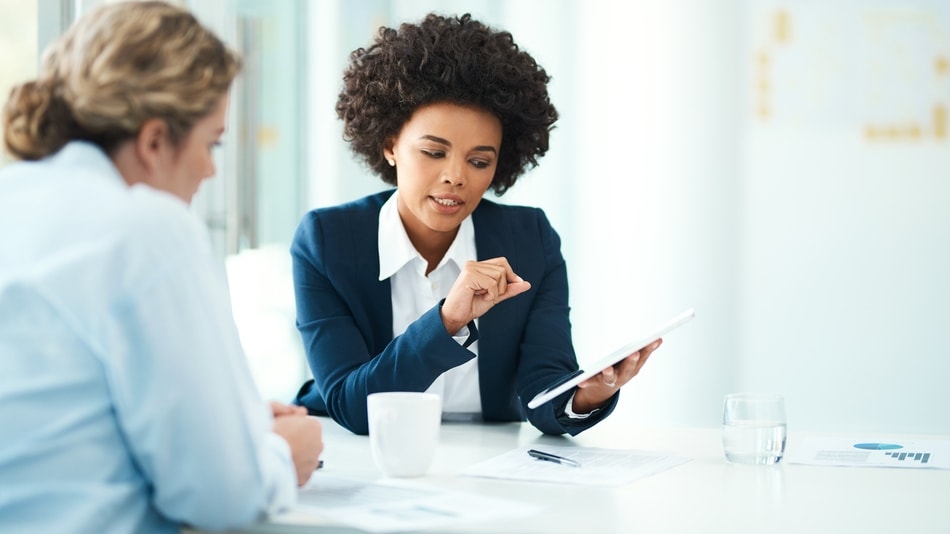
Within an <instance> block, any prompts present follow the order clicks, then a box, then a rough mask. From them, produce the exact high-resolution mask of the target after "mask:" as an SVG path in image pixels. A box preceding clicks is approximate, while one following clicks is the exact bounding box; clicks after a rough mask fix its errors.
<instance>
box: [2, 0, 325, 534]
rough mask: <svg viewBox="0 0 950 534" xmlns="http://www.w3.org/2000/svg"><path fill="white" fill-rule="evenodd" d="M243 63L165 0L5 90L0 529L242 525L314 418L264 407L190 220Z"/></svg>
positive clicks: (89, 21) (54, 51) (222, 285)
mask: <svg viewBox="0 0 950 534" xmlns="http://www.w3.org/2000/svg"><path fill="white" fill-rule="evenodd" d="M239 69H240V61H239V59H238V58H237V56H236V55H235V54H234V53H233V52H232V51H230V50H228V49H227V48H226V47H225V46H224V44H223V43H222V42H221V41H220V40H219V39H218V38H217V37H215V36H214V35H213V34H212V33H210V32H209V31H208V30H206V29H205V28H203V27H202V26H201V25H200V24H199V23H198V22H197V21H196V20H195V18H194V17H193V16H192V15H191V14H189V13H188V12H187V11H184V10H182V9H180V8H177V7H174V6H171V5H168V4H164V3H160V2H132V3H119V4H110V5H107V6H104V7H101V8H99V9H97V10H95V11H93V12H91V13H90V14H88V15H87V16H85V17H84V18H83V19H81V20H80V21H79V22H77V23H76V24H75V25H74V26H73V27H72V28H70V29H69V30H68V31H67V32H66V33H65V34H64V35H63V36H62V37H61V38H60V39H59V40H58V41H57V42H55V43H53V44H52V45H51V47H50V48H49V49H48V50H47V51H46V54H45V56H44V59H43V69H42V74H41V76H40V77H39V78H38V79H37V80H34V81H30V82H27V83H25V84H23V85H20V86H18V87H16V88H14V90H13V91H12V92H11V94H10V97H9V100H8V102H7V103H6V106H5V108H4V118H3V133H4V142H5V145H6V148H7V150H8V151H9V152H10V153H11V154H13V155H14V156H16V157H17V158H19V159H21V160H23V161H21V162H18V163H14V164H11V165H9V166H7V167H5V168H4V169H2V171H0V235H2V236H3V238H2V239H0V406H2V409H0V531H2V532H96V533H102V532H122V533H128V532H137V533H141V532H177V531H178V530H179V529H180V527H181V525H182V524H187V525H191V526H195V527H199V528H208V529H224V528H235V527H241V526H246V525H248V524H250V523H252V522H254V521H255V520H257V519H259V518H260V517H262V516H263V515H264V514H266V513H268V512H272V511H275V510H277V509H280V508H282V507H285V506H288V505H290V504H292V503H293V502H294V501H295V499H296V495H297V493H296V492H297V486H298V485H299V484H303V483H304V482H306V481H307V479H308V478H309V476H310V474H311V473H312V472H313V470H314V468H315V467H316V463H317V461H318V457H319V455H320V453H321V452H322V447H323V445H322V440H321V428H320V423H319V421H318V420H316V419H315V418H312V417H309V416H307V415H306V414H305V412H304V410H303V409H301V408H297V407H291V406H285V405H281V404H276V403H272V404H271V406H270V408H268V407H267V406H266V405H265V404H264V403H263V402H262V401H261V399H260V398H259V396H258V394H257V391H256V389H255V386H254V383H253V381H252V379H251V376H250V374H249V371H248V368H247V365H246V361H245V359H244V355H243V353H242V350H241V346H240V343H239V340H238V336H237V332H236V329H235V326H234V322H233V319H232V316H231V310H230V308H229V304H228V296H227V285H226V280H225V278H224V275H223V270H222V268H221V264H220V261H219V259H218V258H216V257H215V256H214V254H213V252H212V250H211V248H210V246H209V242H208V239H207V235H206V230H205V228H204V227H203V225H202V224H201V222H200V221H199V220H198V219H197V218H195V217H194V216H193V215H192V214H191V213H190V212H189V209H188V204H189V202H190V201H191V199H192V196H193V195H194V194H195V192H196V191H197V189H198V187H199V185H200V184H201V182H202V181H203V180H205V179H206V178H208V177H210V176H212V175H213V174H214V172H215V169H214V163H213V159H212V150H213V148H214V146H215V145H216V144H217V143H218V140H219V138H220V137H221V135H222V132H223V131H224V129H225V126H226V125H225V115H226V109H227V106H228V94H229V88H230V86H231V83H232V80H233V79H234V77H235V76H236V75H237V73H238V71H239Z"/></svg>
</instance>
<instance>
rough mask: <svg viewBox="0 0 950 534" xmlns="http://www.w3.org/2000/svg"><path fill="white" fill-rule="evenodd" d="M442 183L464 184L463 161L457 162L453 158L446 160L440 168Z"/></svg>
mask: <svg viewBox="0 0 950 534" xmlns="http://www.w3.org/2000/svg"><path fill="white" fill-rule="evenodd" d="M442 183H444V184H451V185H453V186H456V187H461V186H462V185H465V162H464V161H463V162H458V161H455V160H454V159H453V160H451V161H448V163H446V165H445V167H444V168H443V169H442Z"/></svg>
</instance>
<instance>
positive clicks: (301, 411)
mask: <svg viewBox="0 0 950 534" xmlns="http://www.w3.org/2000/svg"><path fill="white" fill-rule="evenodd" d="M269 404H270V411H271V414H273V416H274V417H280V416H282V415H307V409H306V408H304V407H303V406H294V405H293V404H284V403H282V402H277V401H270V403H269Z"/></svg>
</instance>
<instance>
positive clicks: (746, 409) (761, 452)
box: [722, 393, 786, 464]
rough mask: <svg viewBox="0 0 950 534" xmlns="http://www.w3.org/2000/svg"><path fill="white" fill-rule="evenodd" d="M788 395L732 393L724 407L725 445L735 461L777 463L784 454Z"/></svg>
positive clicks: (727, 455)
mask: <svg viewBox="0 0 950 534" xmlns="http://www.w3.org/2000/svg"><path fill="white" fill-rule="evenodd" d="M785 438H786V422H785V398H784V397H782V396H781V395H774V394H756V393H731V394H729V395H726V397H725V399H724V401H723V409H722V448H723V452H724V453H725V455H726V460H728V461H729V462H731V463H736V464H775V463H778V462H780V461H781V460H782V456H783V455H784V454H785Z"/></svg>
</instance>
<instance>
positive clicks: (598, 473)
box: [462, 445, 689, 486]
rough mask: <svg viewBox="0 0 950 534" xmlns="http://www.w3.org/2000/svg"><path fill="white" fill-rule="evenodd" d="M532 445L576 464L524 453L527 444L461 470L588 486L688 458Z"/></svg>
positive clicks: (624, 480) (621, 480) (625, 479)
mask: <svg viewBox="0 0 950 534" xmlns="http://www.w3.org/2000/svg"><path fill="white" fill-rule="evenodd" d="M532 448H534V449H539V450H542V451H544V452H546V453H550V454H556V455H558V456H562V457H564V458H569V459H571V460H574V461H575V462H577V463H579V464H580V467H574V466H571V465H563V464H558V463H554V462H549V461H542V460H538V459H535V458H533V457H531V456H530V455H529V454H528V450H529V449H528V448H523V449H514V450H511V451H508V452H506V453H504V454H502V455H499V456H496V457H494V458H490V459H488V460H485V461H484V462H480V463H477V464H475V465H472V466H470V467H468V468H466V469H465V470H463V471H462V474H463V475H468V476H475V477H489V478H504V479H513V480H533V481H538V482H557V483H563V484H582V485H588V486H622V485H624V484H629V483H630V482H633V481H634V480H637V479H638V478H643V477H647V476H650V475H653V474H656V473H659V472H660V471H665V470H667V469H670V468H672V467H675V466H677V465H679V464H682V463H685V462H688V461H689V459H688V458H683V457H679V456H669V455H665V454H657V453H651V452H644V451H632V450H616V449H599V448H591V447H556V446H549V445H535V446H533V447H532Z"/></svg>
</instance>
